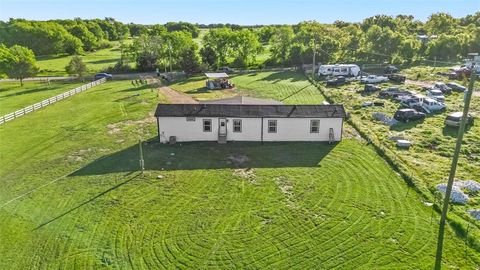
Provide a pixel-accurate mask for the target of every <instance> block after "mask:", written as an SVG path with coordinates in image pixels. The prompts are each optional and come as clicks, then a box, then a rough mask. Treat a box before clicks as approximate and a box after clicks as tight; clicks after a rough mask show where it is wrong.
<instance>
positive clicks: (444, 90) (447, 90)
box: [432, 82, 452, 94]
mask: <svg viewBox="0 0 480 270" xmlns="http://www.w3.org/2000/svg"><path fill="white" fill-rule="evenodd" d="M432 89H438V90H440V91H442V93H444V94H450V93H452V88H450V87H448V86H447V85H446V84H445V83H443V82H437V83H435V84H434V85H433V86H432Z"/></svg>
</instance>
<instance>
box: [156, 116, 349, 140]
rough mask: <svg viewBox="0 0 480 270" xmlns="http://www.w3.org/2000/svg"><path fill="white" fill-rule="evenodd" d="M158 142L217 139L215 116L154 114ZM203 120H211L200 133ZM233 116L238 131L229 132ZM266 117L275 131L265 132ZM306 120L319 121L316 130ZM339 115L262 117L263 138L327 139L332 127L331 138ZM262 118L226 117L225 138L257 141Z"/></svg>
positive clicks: (339, 125)
mask: <svg viewBox="0 0 480 270" xmlns="http://www.w3.org/2000/svg"><path fill="white" fill-rule="evenodd" d="M157 119H158V125H159V128H158V129H159V134H160V141H161V142H163V143H165V142H168V138H169V137H170V136H176V137H177V141H178V142H188V141H217V140H218V117H211V118H207V117H205V118H202V117H196V118H195V121H187V120H186V117H158V118H157ZM203 119H211V120H212V131H211V132H203ZM233 119H241V120H242V132H239V133H237V132H233ZM268 120H277V133H269V132H268ZM310 120H320V130H319V133H310ZM342 124H343V119H342V118H263V141H271V142H273V141H328V140H329V129H330V128H333V130H334V138H335V141H340V140H341V136H342ZM261 140H262V118H236V117H228V118H227V141H261Z"/></svg>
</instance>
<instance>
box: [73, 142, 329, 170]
mask: <svg viewBox="0 0 480 270" xmlns="http://www.w3.org/2000/svg"><path fill="white" fill-rule="evenodd" d="M335 146H336V143H332V144H328V143H326V142H325V143H324V142H270V143H263V144H262V143H260V142H229V143H227V144H225V145H220V144H217V143H216V142H191V143H177V144H176V145H165V144H160V143H158V142H156V139H152V140H151V141H149V142H147V143H144V145H143V155H144V160H145V169H146V170H158V171H159V170H197V169H222V168H285V167H317V166H319V163H320V161H321V160H322V159H323V158H325V157H326V156H327V155H328V154H329V153H330V151H332V150H333V149H334V148H335ZM138 170H139V146H138V145H133V146H131V147H128V148H126V149H124V150H122V151H119V152H116V153H113V154H111V155H108V156H105V157H102V158H99V159H97V160H95V161H93V162H92V163H90V164H88V165H86V166H85V167H83V168H81V169H80V170H78V171H76V172H74V173H73V174H71V175H70V176H83V175H102V174H109V173H119V172H133V171H138Z"/></svg>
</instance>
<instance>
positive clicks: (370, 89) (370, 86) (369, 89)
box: [363, 84, 382, 93]
mask: <svg viewBox="0 0 480 270" xmlns="http://www.w3.org/2000/svg"><path fill="white" fill-rule="evenodd" d="M380 90H382V88H380V87H378V86H376V85H373V84H365V87H364V88H363V92H364V93H372V92H375V91H380Z"/></svg>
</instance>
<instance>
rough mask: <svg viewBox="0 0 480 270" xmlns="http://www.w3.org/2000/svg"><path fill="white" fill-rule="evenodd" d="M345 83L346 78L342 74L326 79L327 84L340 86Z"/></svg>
mask: <svg viewBox="0 0 480 270" xmlns="http://www.w3.org/2000/svg"><path fill="white" fill-rule="evenodd" d="M346 83H347V79H346V78H345V77H343V76H338V77H335V78H332V79H329V80H327V86H340V85H344V84H346Z"/></svg>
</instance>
